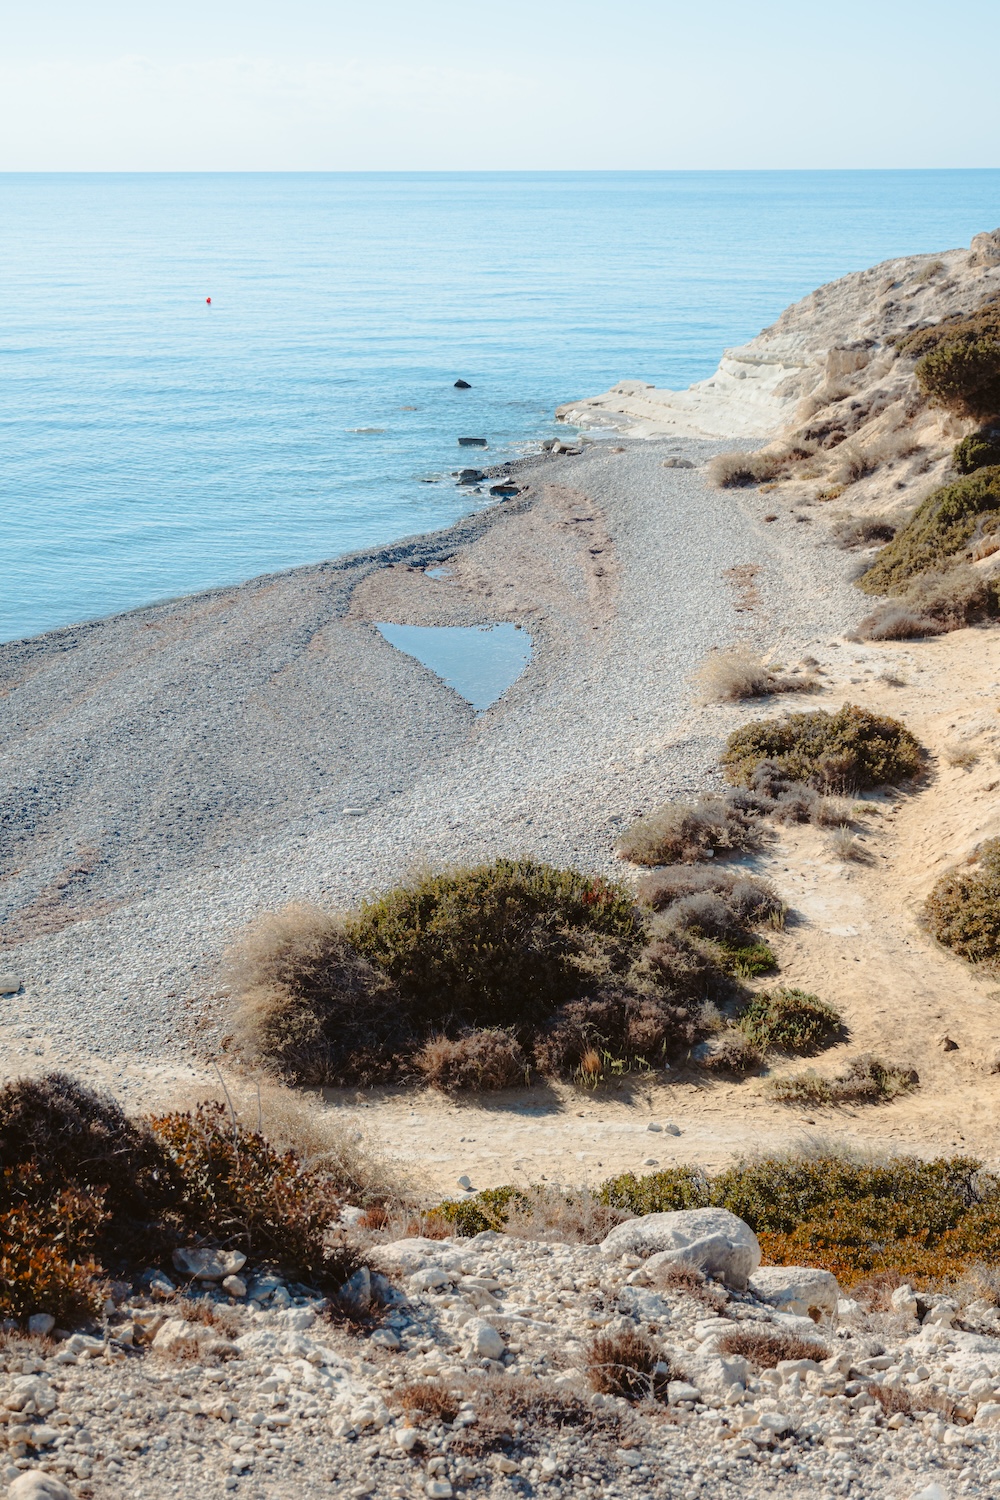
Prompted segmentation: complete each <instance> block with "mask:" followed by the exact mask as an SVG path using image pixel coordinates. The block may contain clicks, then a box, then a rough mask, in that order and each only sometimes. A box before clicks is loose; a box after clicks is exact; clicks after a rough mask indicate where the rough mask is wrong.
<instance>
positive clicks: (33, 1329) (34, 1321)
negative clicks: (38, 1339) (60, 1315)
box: [28, 1313, 56, 1338]
mask: <svg viewBox="0 0 1000 1500" xmlns="http://www.w3.org/2000/svg"><path fill="white" fill-rule="evenodd" d="M55 1326H56V1320H55V1318H54V1317H53V1316H52V1314H51V1313H32V1315H31V1317H30V1318H29V1319H28V1332H29V1333H35V1334H41V1335H42V1337H43V1338H44V1337H45V1335H46V1334H49V1333H51V1332H52V1330H53V1328H54V1327H55Z"/></svg>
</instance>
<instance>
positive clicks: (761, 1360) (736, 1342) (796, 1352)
mask: <svg viewBox="0 0 1000 1500" xmlns="http://www.w3.org/2000/svg"><path fill="white" fill-rule="evenodd" d="M719 1352H720V1354H740V1355H742V1356H743V1358H744V1359H745V1360H747V1361H749V1363H750V1364H751V1365H753V1367H754V1369H755V1370H758V1371H759V1370H774V1369H776V1368H777V1366H778V1365H779V1364H780V1363H781V1361H782V1360H783V1359H814V1360H815V1361H816V1362H817V1364H818V1363H819V1361H820V1360H823V1359H826V1358H827V1356H828V1354H829V1352H830V1351H829V1349H828V1348H827V1347H826V1345H825V1344H820V1343H814V1342H813V1340H812V1339H800V1338H797V1337H796V1336H795V1334H791V1333H771V1332H767V1333H765V1332H764V1331H763V1330H762V1329H757V1328H747V1327H743V1328H736V1329H734V1330H733V1332H732V1333H724V1334H723V1335H722V1338H721V1339H720V1340H719Z"/></svg>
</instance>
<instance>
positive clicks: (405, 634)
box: [375, 621, 532, 713]
mask: <svg viewBox="0 0 1000 1500" xmlns="http://www.w3.org/2000/svg"><path fill="white" fill-rule="evenodd" d="M375 628H376V630H378V631H380V632H381V634H382V635H383V636H384V637H385V639H386V640H387V641H388V642H389V645H390V646H395V647H396V650H397V651H405V653H406V655H407V656H413V657H416V659H417V661H419V662H421V663H422V664H423V665H424V666H425V667H428V668H429V669H430V670H431V671H432V672H434V673H435V674H436V675H437V676H438V677H440V678H441V681H442V682H445V683H447V684H448V686H449V687H450V688H454V690H455V692H456V693H460V694H461V696H462V697H463V698H464V699H465V700H466V701H467V702H468V703H471V704H472V706H473V708H474V709H475V710H476V712H477V713H482V712H483V710H484V709H486V708H489V706H490V704H491V703H495V702H496V701H497V699H498V698H499V697H500V696H501V695H502V694H503V693H505V692H506V691H507V689H508V688H509V687H510V685H511V683H512V682H516V681H517V679H518V678H519V677H520V675H521V673H522V672H523V671H524V669H525V667H526V666H527V665H528V663H529V661H530V660H531V648H532V640H531V636H530V635H529V634H528V632H527V631H526V630H522V629H521V627H520V625H509V624H505V625H390V624H387V623H384V622H381V621H379V622H377V623H376V626H375Z"/></svg>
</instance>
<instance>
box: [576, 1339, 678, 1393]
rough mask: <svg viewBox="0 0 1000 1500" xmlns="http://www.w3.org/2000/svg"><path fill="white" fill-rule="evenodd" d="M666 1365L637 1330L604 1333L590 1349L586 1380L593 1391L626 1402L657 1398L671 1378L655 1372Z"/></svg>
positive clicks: (652, 1345) (649, 1341)
mask: <svg viewBox="0 0 1000 1500" xmlns="http://www.w3.org/2000/svg"><path fill="white" fill-rule="evenodd" d="M661 1363H663V1364H665V1363H666V1362H665V1361H663V1360H662V1359H661V1356H660V1354H659V1351H658V1350H657V1348H656V1346H655V1344H654V1343H653V1342H652V1340H651V1339H649V1338H648V1337H647V1336H646V1335H645V1334H643V1333H640V1332H639V1331H638V1329H636V1330H632V1329H625V1330H623V1331H622V1332H621V1333H601V1334H598V1336H597V1337H596V1338H595V1339H593V1340H592V1341H591V1344H590V1347H589V1349H588V1350H587V1378H588V1380H589V1382H590V1386H591V1389H592V1390H595V1391H600V1392H601V1393H602V1394H604V1395H606V1396H621V1397H624V1399H625V1400H626V1401H643V1400H646V1399H649V1398H651V1397H655V1396H656V1394H657V1392H658V1391H659V1390H660V1389H661V1388H663V1387H665V1386H666V1382H667V1380H668V1378H669V1376H668V1375H667V1374H666V1373H659V1374H657V1373H655V1371H656V1366H657V1365H658V1364H661Z"/></svg>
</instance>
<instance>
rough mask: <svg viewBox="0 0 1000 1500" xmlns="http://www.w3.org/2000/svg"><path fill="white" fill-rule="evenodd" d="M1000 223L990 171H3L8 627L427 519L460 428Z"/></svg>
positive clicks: (2, 457) (494, 452)
mask: <svg viewBox="0 0 1000 1500" xmlns="http://www.w3.org/2000/svg"><path fill="white" fill-rule="evenodd" d="M997 223H1000V172H996V171H969V172H858V173H854V172H843V173H838V172H828V173H795V172H791V173H780V172H778V173H753V172H740V173H698V172H689V173H593V174H588V173H563V174H465V175H463V174H455V175H451V174H441V175H438V174H428V175H423V174H401V175H392V174H371V175H368V174H356V175H355V174H345V175H309V174H288V175H284V174H275V175H267V174H261V175H255V174H232V175H218V176H215V175H162V176H161V175H155V174H154V175H142V176H129V175H113V176H112V175H109V176H101V175H66V176H62V175H38V176H36V175H30V174H25V175H6V176H0V288H2V303H0V526H2V562H3V570H2V574H0V578H2V587H0V639H11V638H14V637H18V636H22V635H29V634H33V633H35V632H38V631H41V630H45V629H48V628H50V627H52V626H56V625H61V624H66V623H70V622H72V621H75V620H80V619H85V618H88V617H93V616H96V615H101V614H105V613H108V612H110V611H113V610H118V609H124V608H130V607H132V606H134V605H138V604H142V603H144V602H147V601H149V600H152V599H157V598H163V597H167V596H171V595H175V594H179V593H184V592H187V591H189V590H194V589H199V588H203V587H208V586H211V585H215V584H226V583H231V582H234V581H236V580H239V579H242V578H247V577H251V576H253V575H254V574H256V573H260V572H266V571H270V570H273V569H277V568H283V567H288V566H292V565H294V564H297V563H304V562H310V561H316V560H318V559H320V558H324V557H330V556H333V555H336V554H337V553H339V552H343V551H345V550H348V549H351V548H355V547H361V546H368V545H371V544H376V543H381V542H385V541H389V540H391V539H392V538H394V537H398V536H401V535H405V534H407V533H412V532H416V531H423V530H427V529H429V528H433V527H437V526H442V525H446V524H448V523H449V522H450V521H452V520H454V519H455V518H456V517H457V516H458V515H460V514H461V513H462V512H463V511H464V510H465V509H467V508H468V505H469V501H468V500H466V499H465V498H463V496H462V495H461V494H460V493H459V492H457V491H456V489H455V487H454V482H453V480H452V479H451V478H450V471H451V470H452V469H457V468H459V467H460V466H462V465H463V464H465V463H468V462H469V461H470V460H469V454H470V453H475V452H476V450H472V449H464V450H460V449H459V448H458V445H457V439H458V437H459V436H480V435H481V436H485V437H487V438H488V439H489V444H490V448H489V452H488V455H483V454H478V455H477V457H476V460H475V461H476V462H477V463H481V462H485V461H486V458H487V457H489V458H490V459H492V460H498V459H500V458H503V457H506V456H508V455H510V454H512V453H516V452H520V451H524V449H525V447H526V446H528V445H530V444H531V443H532V442H533V441H537V440H538V439H539V438H541V437H544V436H546V435H547V434H549V433H551V432H552V431H553V430H554V429H553V423H552V412H553V409H554V407H555V406H556V405H557V404H558V403H559V402H562V401H566V400H570V399H571V398H573V397H577V396H581V395H587V394H591V393H594V392H597V391H600V390H604V389H606V388H607V387H608V385H610V384H611V383H612V382H614V381H615V380H618V379H620V378H622V377H628V376H635V377H638V378H643V379H646V380H651V381H655V382H656V383H657V384H658V385H669V386H684V385H687V384H689V383H690V382H691V381H692V380H696V379H700V378H701V377H703V376H705V375H707V374H708V373H709V372H710V371H711V370H712V369H713V368H714V366H715V364H716V362H717V360H718V356H719V353H720V351H721V349H722V347H723V346H724V345H726V344H735V343H740V342H742V341H743V340H745V339H746V338H749V337H751V336H752V335H753V334H755V333H756V332H758V330H759V329H760V328H761V327H762V326H763V325H765V324H766V323H768V322H770V321H771V320H772V319H773V318H774V317H775V315H776V314H777V313H778V312H780V310H781V309H782V307H784V306H785V305H786V303H788V302H789V301H791V300H793V299H794V298H797V297H799V296H801V295H803V294H804V293H806V292H807V291H809V290H811V289H812V288H813V287H814V286H816V285H817V284H819V283H821V282H823V281H827V280H829V279H831V278H833V277H835V276H839V275H842V274H843V273H845V272H847V271H851V270H856V269H858V268H860V267H862V266H866V265H868V264H870V263H872V262H873V261H877V260H879V259H882V258H884V257H887V256H890V255H901V254H910V253H914V252H918V251H933V250H939V249H942V248H945V247H947V246H951V245H958V244H964V243H968V241H969V239H970V238H971V237H972V235H973V234H974V233H975V232H977V231H978V230H981V229H986V228H993V227H994V226H995V225H996V224H997ZM207 297H211V299H212V302H211V306H209V305H208V304H207V303H206V300H205V299H206V298H207ZM459 377H462V378H464V379H466V380H468V381H470V382H471V384H472V389H471V390H469V391H457V390H455V389H454V381H455V380H456V379H457V378H459ZM460 454H461V457H460ZM428 481H431V482H428Z"/></svg>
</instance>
